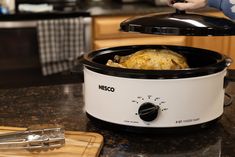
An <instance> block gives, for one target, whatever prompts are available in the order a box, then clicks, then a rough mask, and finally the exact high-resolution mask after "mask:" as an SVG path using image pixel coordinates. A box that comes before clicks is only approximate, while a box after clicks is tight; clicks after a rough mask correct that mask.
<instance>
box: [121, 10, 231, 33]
mask: <svg viewBox="0 0 235 157" xmlns="http://www.w3.org/2000/svg"><path fill="white" fill-rule="evenodd" d="M120 27H121V28H120V29H121V30H122V31H125V32H139V33H145V34H156V35H185V36H230V35H235V22H233V21H231V20H229V19H226V18H220V17H213V16H204V15H200V14H193V13H189V14H188V13H185V11H179V10H176V12H175V13H164V14H159V13H153V14H149V15H144V16H137V17H134V18H130V19H127V20H126V21H123V22H122V23H121V24H120Z"/></svg>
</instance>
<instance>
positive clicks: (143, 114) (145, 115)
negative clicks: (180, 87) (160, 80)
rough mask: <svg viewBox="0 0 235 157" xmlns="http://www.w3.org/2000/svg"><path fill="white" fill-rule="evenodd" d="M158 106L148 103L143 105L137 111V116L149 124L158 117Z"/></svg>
mask: <svg viewBox="0 0 235 157" xmlns="http://www.w3.org/2000/svg"><path fill="white" fill-rule="evenodd" d="M158 110H159V106H158V105H155V104H153V103H150V102H146V103H143V104H142V105H141V106H140V108H139V110H138V114H139V116H140V118H141V119H142V120H144V121H146V122H151V121H153V120H154V119H156V118H157V116H158Z"/></svg>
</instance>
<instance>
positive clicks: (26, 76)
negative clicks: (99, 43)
mask: <svg viewBox="0 0 235 157" xmlns="http://www.w3.org/2000/svg"><path fill="white" fill-rule="evenodd" d="M71 17H79V18H81V19H83V23H84V27H83V32H84V33H83V38H84V40H85V41H83V43H84V46H83V47H84V49H85V51H84V52H88V51H90V50H91V36H92V29H91V17H90V14H89V13H88V12H59V11H57V12H50V13H48V12H44V13H18V14H12V15H4V16H2V17H1V19H0V41H1V44H0V52H1V54H0V56H1V57H0V74H1V78H0V81H1V83H0V87H10V86H18V85H20V86H21V85H23V84H24V85H32V84H41V83H50V82H55V81H53V80H54V79H56V80H58V79H59V78H60V79H59V80H60V81H61V82H63V81H68V80H69V78H70V80H74V79H73V77H74V76H72V75H71V76H69V75H67V74H66V75H67V78H65V76H64V75H61V74H58V75H55V76H52V77H44V76H43V75H42V72H41V63H40V55H39V42H38V36H37V21H38V20H49V19H63V18H71Z"/></svg>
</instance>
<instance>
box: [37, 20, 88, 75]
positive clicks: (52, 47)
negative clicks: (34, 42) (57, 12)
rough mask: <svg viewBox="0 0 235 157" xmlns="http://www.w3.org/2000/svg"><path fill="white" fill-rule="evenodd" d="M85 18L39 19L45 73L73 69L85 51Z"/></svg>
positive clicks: (38, 29) (43, 71)
mask: <svg viewBox="0 0 235 157" xmlns="http://www.w3.org/2000/svg"><path fill="white" fill-rule="evenodd" d="M83 28H84V23H83V18H82V17H78V18H66V19H52V20H39V21H38V22H37V32H38V41H39V53H40V61H41V66H42V73H43V75H51V74H55V73H59V72H63V71H66V70H69V69H71V68H72V67H73V66H75V65H76V58H78V57H79V56H81V55H82V54H83V53H84V31H83V30H84V29H83Z"/></svg>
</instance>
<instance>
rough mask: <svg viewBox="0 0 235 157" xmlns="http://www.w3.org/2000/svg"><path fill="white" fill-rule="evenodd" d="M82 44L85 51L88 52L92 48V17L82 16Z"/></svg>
mask: <svg viewBox="0 0 235 157" xmlns="http://www.w3.org/2000/svg"><path fill="white" fill-rule="evenodd" d="M83 22H84V35H85V36H84V37H85V41H84V46H85V53H86V52H90V51H91V50H92V18H91V17H84V18H83Z"/></svg>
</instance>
